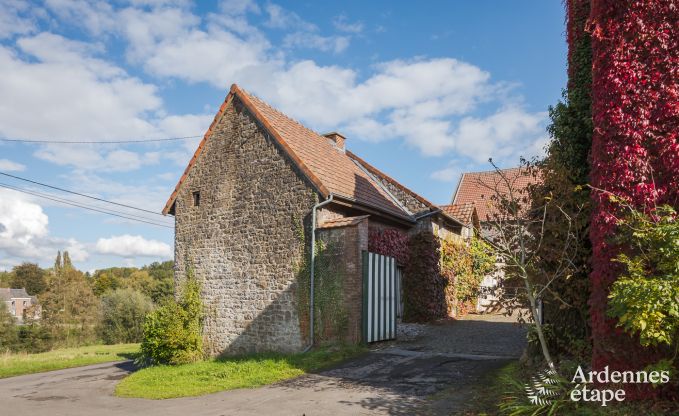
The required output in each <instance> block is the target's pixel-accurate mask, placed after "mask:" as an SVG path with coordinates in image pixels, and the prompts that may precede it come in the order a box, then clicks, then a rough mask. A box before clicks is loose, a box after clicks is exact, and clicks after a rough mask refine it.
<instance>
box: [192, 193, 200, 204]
mask: <svg viewBox="0 0 679 416" xmlns="http://www.w3.org/2000/svg"><path fill="white" fill-rule="evenodd" d="M193 206H194V207H199V206H200V191H194V192H193Z"/></svg>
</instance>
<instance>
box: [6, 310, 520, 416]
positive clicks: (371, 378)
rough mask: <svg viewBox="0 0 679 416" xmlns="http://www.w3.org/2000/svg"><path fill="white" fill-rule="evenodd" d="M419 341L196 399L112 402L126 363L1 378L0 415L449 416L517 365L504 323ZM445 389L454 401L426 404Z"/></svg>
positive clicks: (434, 329)
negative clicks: (484, 383)
mask: <svg viewBox="0 0 679 416" xmlns="http://www.w3.org/2000/svg"><path fill="white" fill-rule="evenodd" d="M420 332H421V333H420V334H419V336H417V337H415V338H414V339H412V340H410V341H407V342H398V343H391V344H387V345H383V346H382V348H381V349H379V350H376V351H371V352H370V353H368V354H366V355H364V356H362V357H359V358H357V359H355V360H352V361H350V362H347V363H345V364H343V365H342V366H339V367H337V368H334V369H332V370H328V371H325V372H322V373H320V374H310V375H306V376H303V377H300V378H298V379H294V380H288V381H285V382H282V383H279V384H276V385H273V386H267V387H262V388H256V389H241V390H232V391H227V392H221V393H214V394H210V395H206V396H201V397H191V398H181V399H168V400H144V399H128V398H118V397H115V396H113V390H114V388H115V385H116V383H117V382H118V380H120V379H122V378H123V377H125V375H127V374H128V373H129V372H130V371H133V367H132V364H131V363H130V362H119V363H107V364H99V365H93V366H88V367H80V368H72V369H67V370H59V371H52V372H48V373H40V374H32V375H26V376H19V377H12V378H7V379H2V380H0V414H8V415H10V414H12V415H16V414H26V415H28V414H30V415H31V416H42V415H44V416H60V415H64V416H78V415H87V416H92V415H102V416H106V415H145V416H154V415H158V416H175V415H176V416H187V415H307V416H311V415H410V414H421V413H429V411H426V412H425V409H433V408H435V409H436V410H434V411H432V412H433V413H440V414H455V413H456V411H457V410H459V409H461V407H460V406H462V405H463V404H464V401H465V397H466V396H465V392H466V391H467V390H468V389H469V387H470V386H473V385H474V383H477V382H479V380H481V378H482V377H483V376H484V375H485V374H488V372H489V371H493V370H494V369H496V368H499V367H501V366H503V365H504V364H506V363H507V362H508V361H509V360H513V359H516V358H517V356H518V354H520V351H521V349H522V343H523V342H524V340H525V332H524V329H523V328H520V327H518V326H516V325H515V324H512V323H510V322H507V321H506V320H503V319H500V320H499V321H498V320H497V318H489V317H471V318H467V319H465V320H464V321H458V322H453V323H446V324H442V325H433V326H426V327H421V331H420ZM443 389H446V390H448V391H450V390H451V389H452V390H453V391H456V394H455V396H454V397H455V398H454V399H453V400H447V401H446V402H444V403H437V405H436V406H435V407H432V406H430V405H431V403H430V402H429V401H428V399H427V398H428V397H430V396H431V395H433V394H435V393H437V392H439V391H441V390H443Z"/></svg>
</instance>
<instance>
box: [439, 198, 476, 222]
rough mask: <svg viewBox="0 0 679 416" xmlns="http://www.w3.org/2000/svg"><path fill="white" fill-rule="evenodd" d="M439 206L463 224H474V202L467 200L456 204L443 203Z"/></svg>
mask: <svg viewBox="0 0 679 416" xmlns="http://www.w3.org/2000/svg"><path fill="white" fill-rule="evenodd" d="M439 208H441V211H443V212H445V213H446V214H448V215H450V216H451V217H453V218H455V219H457V220H458V221H460V222H461V223H462V224H465V225H469V224H472V223H473V222H474V221H473V220H474V219H473V214H474V203H473V202H467V203H464V204H455V205H441V206H440V207H439Z"/></svg>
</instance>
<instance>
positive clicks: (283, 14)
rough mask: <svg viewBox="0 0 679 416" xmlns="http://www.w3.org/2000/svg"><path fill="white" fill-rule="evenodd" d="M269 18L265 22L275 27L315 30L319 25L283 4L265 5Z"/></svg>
mask: <svg viewBox="0 0 679 416" xmlns="http://www.w3.org/2000/svg"><path fill="white" fill-rule="evenodd" d="M264 10H265V11H266V13H267V15H268V16H269V19H268V20H267V22H266V23H265V24H266V25H267V26H268V27H271V28H275V29H295V30H299V31H305V32H315V31H317V30H318V26H316V25H314V24H313V23H309V22H307V21H306V20H304V19H302V18H301V17H300V16H299V15H298V14H297V13H294V12H291V11H289V10H286V9H284V8H282V7H281V6H279V5H277V4H273V3H269V4H267V5H266V6H265V7H264Z"/></svg>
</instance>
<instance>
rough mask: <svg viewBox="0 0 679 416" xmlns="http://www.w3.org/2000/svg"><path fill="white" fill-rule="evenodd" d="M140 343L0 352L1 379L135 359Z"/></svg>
mask: <svg viewBox="0 0 679 416" xmlns="http://www.w3.org/2000/svg"><path fill="white" fill-rule="evenodd" d="M138 351H139V344H116V345H90V346H87V347H78V348H63V349H57V350H53V351H48V352H42V353H39V354H27V353H0V378H5V377H12V376H18V375H21V374H31V373H40V372H43V371H51V370H60V369H62V368H70V367H80V366H83V365H90V364H99V363H105V362H108V361H119V360H127V359H131V358H135V357H136V355H137V354H138Z"/></svg>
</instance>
